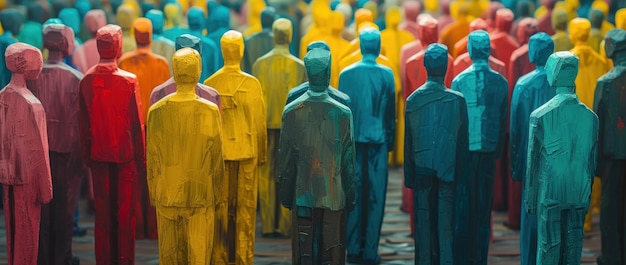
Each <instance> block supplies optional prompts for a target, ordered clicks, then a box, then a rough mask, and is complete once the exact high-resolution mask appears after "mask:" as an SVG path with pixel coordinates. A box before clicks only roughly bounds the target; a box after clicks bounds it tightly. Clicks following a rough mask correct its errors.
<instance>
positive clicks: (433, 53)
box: [424, 43, 448, 76]
mask: <svg viewBox="0 0 626 265" xmlns="http://www.w3.org/2000/svg"><path fill="white" fill-rule="evenodd" d="M424 67H425V68H426V72H428V75H429V76H445V75H446V71H447V70H448V48H447V47H446V46H445V45H443V44H439V43H433V44H431V45H428V48H426V52H425V53H424Z"/></svg>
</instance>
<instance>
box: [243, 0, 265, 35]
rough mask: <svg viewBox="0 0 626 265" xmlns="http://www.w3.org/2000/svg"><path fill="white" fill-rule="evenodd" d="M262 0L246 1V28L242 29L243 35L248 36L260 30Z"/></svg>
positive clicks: (263, 5) (263, 3)
mask: <svg viewBox="0 0 626 265" xmlns="http://www.w3.org/2000/svg"><path fill="white" fill-rule="evenodd" d="M265 7H266V5H265V1H264V0H249V1H248V28H247V29H246V30H244V31H243V36H244V37H245V38H248V37H250V36H252V35H254V34H255V33H259V32H261V30H263V27H261V12H263V9H265Z"/></svg>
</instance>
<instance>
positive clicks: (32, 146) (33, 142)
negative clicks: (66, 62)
mask: <svg viewBox="0 0 626 265" xmlns="http://www.w3.org/2000/svg"><path fill="white" fill-rule="evenodd" d="M5 58H6V65H7V68H8V69H9V71H11V72H12V78H11V82H10V83H9V84H8V85H7V86H6V87H5V88H4V89H3V90H2V91H0V183H1V184H2V187H3V197H4V198H3V203H4V222H5V227H6V239H7V245H6V246H7V250H6V253H7V257H8V260H9V263H8V264H10V265H14V264H15V265H18V264H19V265H22V264H24V265H32V264H36V263H37V250H38V243H39V220H40V219H39V218H40V214H41V205H42V204H44V203H48V202H49V201H50V200H51V199H52V181H51V178H50V160H49V157H48V136H47V135H46V114H45V112H44V109H43V106H42V105H41V102H39V100H38V99H37V98H36V97H35V96H34V95H33V94H32V93H31V92H30V91H29V90H28V89H26V83H25V80H26V79H29V80H32V79H36V78H37V76H38V75H39V72H40V71H41V67H42V59H41V53H40V52H39V50H38V49H37V48H35V47H33V46H30V45H28V44H24V43H16V44H12V45H11V46H9V47H8V48H7V50H6V52H5Z"/></svg>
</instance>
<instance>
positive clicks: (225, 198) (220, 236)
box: [211, 160, 239, 265]
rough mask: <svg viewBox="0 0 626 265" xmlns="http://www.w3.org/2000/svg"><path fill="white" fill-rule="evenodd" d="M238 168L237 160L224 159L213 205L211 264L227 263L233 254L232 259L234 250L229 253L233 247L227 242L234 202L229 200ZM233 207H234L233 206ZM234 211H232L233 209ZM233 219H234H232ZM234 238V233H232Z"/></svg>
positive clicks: (235, 181)
mask: <svg viewBox="0 0 626 265" xmlns="http://www.w3.org/2000/svg"><path fill="white" fill-rule="evenodd" d="M238 170H239V162H238V161H228V160H225V161H224V180H223V181H222V185H223V191H222V192H221V194H220V195H219V198H218V199H219V202H218V203H217V205H216V207H215V232H214V233H213V242H215V243H214V244H213V255H212V262H211V264H219V265H221V264H228V262H229V257H230V256H233V260H234V250H233V251H232V252H233V253H232V254H231V251H230V250H231V249H234V246H232V244H231V243H229V242H230V241H229V240H230V239H229V237H230V236H231V234H229V225H231V226H234V222H233V223H232V224H231V223H230V221H231V216H229V214H230V213H231V211H230V210H231V207H234V206H231V205H230V204H231V203H234V202H233V201H232V200H231V196H236V193H235V194H234V195H231V194H230V193H231V192H234V191H236V189H235V190H234V191H231V190H232V189H231V186H236V183H237V173H238ZM233 209H234V208H233ZM233 213H234V211H233ZM233 217H234V216H233ZM232 221H234V219H233V220H232ZM232 237H233V239H232V240H234V233H233V235H232Z"/></svg>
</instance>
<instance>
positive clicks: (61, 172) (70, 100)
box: [26, 24, 83, 265]
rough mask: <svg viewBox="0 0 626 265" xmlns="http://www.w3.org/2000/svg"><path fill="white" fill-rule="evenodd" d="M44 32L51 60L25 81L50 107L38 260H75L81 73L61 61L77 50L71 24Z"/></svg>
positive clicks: (80, 164)
mask: <svg viewBox="0 0 626 265" xmlns="http://www.w3.org/2000/svg"><path fill="white" fill-rule="evenodd" d="M42 37H43V48H46V49H48V60H47V61H46V62H45V63H44V65H43V70H42V72H41V74H40V75H39V78H38V79H36V80H29V81H27V82H26V85H27V86H28V89H29V90H30V91H31V92H32V93H33V95H35V97H37V98H38V99H39V100H40V101H41V104H42V105H43V108H44V110H45V111H46V120H47V121H46V124H47V128H48V132H47V134H48V145H49V151H50V169H51V173H52V182H53V186H52V187H53V194H54V197H53V199H52V201H51V202H50V204H46V205H43V206H42V208H41V226H40V235H39V257H38V264H42V265H43V264H55V265H64V264H70V263H71V262H72V235H73V233H72V232H73V227H74V211H75V210H76V204H77V202H78V194H79V189H80V182H81V179H82V175H81V173H82V168H83V161H82V154H81V149H80V129H79V127H78V112H79V104H78V83H79V82H80V79H81V78H82V77H83V74H82V73H80V72H78V71H77V70H75V69H73V68H71V67H70V66H69V65H67V64H65V63H63V58H66V57H67V56H68V55H71V54H72V51H73V49H74V32H73V30H72V29H71V28H70V27H67V26H63V25H59V24H51V25H46V26H45V27H44V29H43V34H42Z"/></svg>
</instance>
